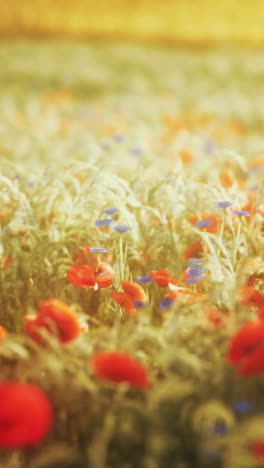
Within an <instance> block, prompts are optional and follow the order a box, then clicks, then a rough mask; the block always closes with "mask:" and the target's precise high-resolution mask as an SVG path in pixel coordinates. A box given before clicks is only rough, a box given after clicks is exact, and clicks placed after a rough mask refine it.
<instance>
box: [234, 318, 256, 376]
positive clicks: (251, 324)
mask: <svg viewBox="0 0 264 468" xmlns="http://www.w3.org/2000/svg"><path fill="white" fill-rule="evenodd" d="M227 360H228V362H229V363H230V364H231V365H233V366H235V367H236V370H237V373H238V374H239V375H258V374H260V373H262V372H264V322H263V321H262V320H255V321H248V322H246V323H245V324H244V325H243V326H242V327H241V328H240V329H239V330H238V332H237V333H236V335H235V336H234V337H233V338H232V340H231V342H230V344H229V349H228V353H227Z"/></svg>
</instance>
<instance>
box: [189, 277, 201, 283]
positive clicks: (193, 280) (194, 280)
mask: <svg viewBox="0 0 264 468" xmlns="http://www.w3.org/2000/svg"><path fill="white" fill-rule="evenodd" d="M200 279H201V276H195V277H194V278H187V279H186V283H189V284H195V283H198V282H199V281H200Z"/></svg>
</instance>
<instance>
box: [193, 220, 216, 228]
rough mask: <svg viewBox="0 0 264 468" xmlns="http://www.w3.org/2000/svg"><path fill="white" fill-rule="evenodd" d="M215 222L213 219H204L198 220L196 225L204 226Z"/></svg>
mask: <svg viewBox="0 0 264 468" xmlns="http://www.w3.org/2000/svg"><path fill="white" fill-rule="evenodd" d="M211 224H213V221H212V220H211V219H203V220H202V221H196V223H195V226H197V227H199V228H204V227H208V226H211Z"/></svg>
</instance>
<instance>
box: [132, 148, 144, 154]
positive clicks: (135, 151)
mask: <svg viewBox="0 0 264 468" xmlns="http://www.w3.org/2000/svg"><path fill="white" fill-rule="evenodd" d="M131 154H133V156H142V154H143V151H142V149H141V148H139V146H135V147H134V148H132V149H131Z"/></svg>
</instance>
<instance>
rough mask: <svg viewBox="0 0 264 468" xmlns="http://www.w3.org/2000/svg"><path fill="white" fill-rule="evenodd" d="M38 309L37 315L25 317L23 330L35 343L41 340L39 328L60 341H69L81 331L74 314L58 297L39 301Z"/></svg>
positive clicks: (81, 328)
mask: <svg viewBox="0 0 264 468" xmlns="http://www.w3.org/2000/svg"><path fill="white" fill-rule="evenodd" d="M39 310H40V312H39V313H38V315H37V316H26V317H25V319H26V323H25V330H26V332H27V334H28V335H29V336H30V337H31V338H32V339H33V340H34V341H36V342H37V343H41V342H42V341H43V337H42V335H41V333H39V331H40V330H41V328H42V329H43V328H44V329H46V330H48V332H49V333H51V334H55V335H56V336H58V338H59V340H60V341H61V342H62V343H69V342H71V341H73V340H75V339H76V338H78V336H79V335H80V333H81V332H82V331H83V327H82V326H81V324H80V322H79V320H78V317H77V316H76V314H75V313H74V312H73V311H72V310H71V308H70V307H69V306H68V305H67V304H65V302H63V301H60V300H59V299H51V300H50V301H43V302H41V303H40V306H39Z"/></svg>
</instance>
